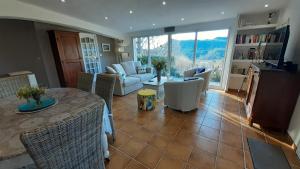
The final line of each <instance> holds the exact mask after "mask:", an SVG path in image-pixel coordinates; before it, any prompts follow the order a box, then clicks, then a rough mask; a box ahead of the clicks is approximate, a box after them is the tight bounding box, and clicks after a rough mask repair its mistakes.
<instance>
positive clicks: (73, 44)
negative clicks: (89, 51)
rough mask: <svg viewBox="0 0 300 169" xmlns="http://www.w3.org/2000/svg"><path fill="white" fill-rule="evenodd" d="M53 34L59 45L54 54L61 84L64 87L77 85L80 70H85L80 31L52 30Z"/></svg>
mask: <svg viewBox="0 0 300 169" xmlns="http://www.w3.org/2000/svg"><path fill="white" fill-rule="evenodd" d="M53 35H54V37H55V42H56V47H57V54H54V55H55V60H56V66H57V69H58V74H59V76H60V82H61V85H62V86H63V87H76V86H77V78H78V77H77V76H78V72H81V71H83V67H84V64H83V60H82V56H81V47H80V40H79V33H77V32H64V31H52V36H53ZM50 36H51V32H50Z"/></svg>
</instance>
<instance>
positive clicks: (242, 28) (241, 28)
mask: <svg viewBox="0 0 300 169" xmlns="http://www.w3.org/2000/svg"><path fill="white" fill-rule="evenodd" d="M276 27H277V24H266V25H251V26H244V27H239V28H237V30H238V31H242V30H257V29H272V28H276Z"/></svg>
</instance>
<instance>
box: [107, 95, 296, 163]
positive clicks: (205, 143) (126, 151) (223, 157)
mask: <svg viewBox="0 0 300 169" xmlns="http://www.w3.org/2000/svg"><path fill="white" fill-rule="evenodd" d="M113 113H114V121H115V127H116V128H117V129H116V130H117V134H116V135H117V136H116V141H115V142H114V143H112V144H111V145H110V153H111V157H110V161H109V162H107V163H106V168H107V169H123V168H126V169H147V168H148V169H149V168H151V169H152V168H155V169H243V168H247V169H252V168H253V166H252V162H251V156H250V153H249V148H248V145H247V140H246V138H247V137H252V138H257V139H261V140H264V141H266V142H268V143H271V144H276V145H279V146H281V147H282V148H283V150H284V152H285V153H286V156H287V158H288V160H289V162H290V164H291V166H292V167H293V169H300V161H299V160H298V158H297V156H296V154H295V153H294V151H293V150H292V149H291V141H290V140H289V138H288V137H287V136H285V135H282V134H279V133H274V132H267V131H259V130H257V129H254V128H251V127H249V126H248V125H247V120H246V118H245V116H246V115H245V112H244V109H243V106H242V103H241V101H240V99H239V98H238V97H237V96H236V95H234V94H228V93H224V92H221V91H215V90H210V91H209V92H208V93H207V95H206V96H205V95H203V96H202V98H201V102H200V103H199V108H198V110H195V111H191V112H186V113H182V112H178V111H174V110H171V109H169V108H165V107H164V106H163V102H162V101H161V102H160V103H158V105H157V107H156V109H155V110H154V111H148V112H146V111H142V112H139V111H138V110H137V101H136V93H132V94H129V95H127V96H124V97H114V103H113Z"/></svg>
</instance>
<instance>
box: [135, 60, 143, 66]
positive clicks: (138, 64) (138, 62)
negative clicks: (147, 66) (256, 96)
mask: <svg viewBox="0 0 300 169" xmlns="http://www.w3.org/2000/svg"><path fill="white" fill-rule="evenodd" d="M134 66H135V67H141V66H142V63H141V61H135V62H134Z"/></svg>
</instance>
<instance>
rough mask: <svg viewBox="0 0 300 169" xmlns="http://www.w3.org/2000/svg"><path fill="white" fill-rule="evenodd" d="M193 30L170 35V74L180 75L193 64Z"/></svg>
mask: <svg viewBox="0 0 300 169" xmlns="http://www.w3.org/2000/svg"><path fill="white" fill-rule="evenodd" d="M195 35H196V33H195V32H191V33H180V34H173V35H172V54H171V69H170V75H171V76H175V77H182V76H183V72H184V71H185V70H188V69H189V68H192V67H193V65H194V46H195Z"/></svg>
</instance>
